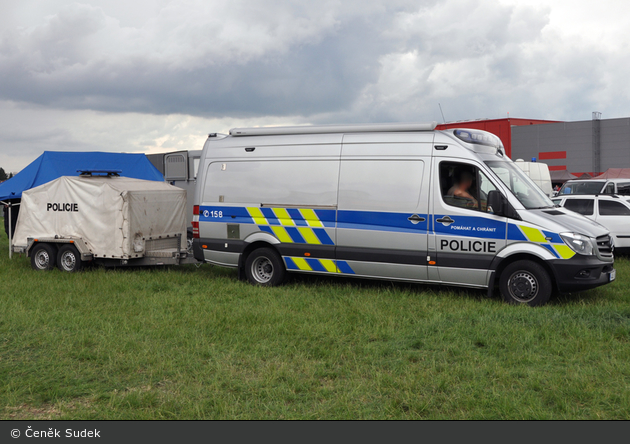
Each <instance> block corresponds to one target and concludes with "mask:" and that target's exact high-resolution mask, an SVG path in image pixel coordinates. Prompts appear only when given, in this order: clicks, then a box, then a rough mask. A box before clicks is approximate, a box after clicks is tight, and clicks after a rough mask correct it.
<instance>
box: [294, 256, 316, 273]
mask: <svg viewBox="0 0 630 444" xmlns="http://www.w3.org/2000/svg"><path fill="white" fill-rule="evenodd" d="M291 259H293V262H295V265H297V267H298V268H299V269H300V270H302V271H313V269H312V268H311V266H310V265H309V264H308V262H306V260H305V259H304V258H303V257H292V258H291Z"/></svg>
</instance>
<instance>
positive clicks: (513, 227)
mask: <svg viewBox="0 0 630 444" xmlns="http://www.w3.org/2000/svg"><path fill="white" fill-rule="evenodd" d="M435 126H436V124H435V122H434V123H431V124H391V125H350V126H306V127H284V128H279V127H276V128H272V127H269V128H247V129H233V130H231V131H230V134H229V135H219V134H210V136H209V137H208V139H207V141H206V143H205V146H204V149H203V153H202V156H201V161H200V167H199V174H198V177H197V179H198V180H197V188H196V191H195V206H194V214H195V216H194V218H195V219H194V221H193V230H194V237H195V239H194V241H193V251H194V254H195V257H196V258H197V259H198V260H203V261H206V262H209V263H212V264H215V265H221V266H226V267H237V268H238V269H239V271H240V274H241V275H243V274H244V276H246V277H247V279H248V280H249V281H250V282H251V283H253V284H258V285H269V286H271V285H278V284H280V283H282V282H283V280H284V278H285V276H286V274H287V272H291V273H320V274H332V275H345V276H353V277H363V278H377V279H388V280H397V281H416V282H424V283H435V284H448V285H461V286H466V287H476V288H487V289H488V293H489V294H490V295H491V294H492V292H493V290H494V289H495V286H498V287H499V289H500V292H501V294H502V295H503V297H504V299H505V300H506V301H508V302H514V303H526V304H529V305H532V306H533V305H541V304H544V303H545V302H547V301H548V299H549V297H550V295H551V294H552V292H553V291H554V290H556V291H559V292H570V291H577V290H584V289H588V288H594V287H597V286H599V285H603V284H606V283H608V282H611V281H612V280H614V279H615V270H614V268H613V262H614V260H613V253H612V245H611V242H610V236H609V233H608V231H607V230H606V229H605V228H604V227H602V226H601V225H598V224H596V223H594V222H592V221H590V220H588V219H586V218H584V217H582V216H577V215H576V214H575V213H573V212H570V211H568V210H564V209H562V208H554V206H553V203H552V202H551V201H550V200H549V198H548V197H547V196H546V195H545V194H544V193H543V192H542V191H541V190H540V188H538V187H537V186H536V185H534V183H533V182H532V181H531V180H530V179H529V178H528V177H527V176H526V175H525V174H524V173H523V172H522V171H521V170H520V169H519V168H518V167H516V166H515V165H514V163H513V162H512V161H511V160H510V159H509V158H507V157H506V156H505V154H504V150H503V147H502V144H501V141H500V139H499V138H497V137H496V136H494V135H493V134H490V133H487V132H484V131H476V130H468V129H455V130H453V129H451V130H445V131H436V130H435Z"/></svg>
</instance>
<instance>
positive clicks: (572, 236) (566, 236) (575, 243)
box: [560, 233, 593, 256]
mask: <svg viewBox="0 0 630 444" xmlns="http://www.w3.org/2000/svg"><path fill="white" fill-rule="evenodd" d="M560 237H561V238H562V240H563V241H564V243H566V244H567V245H568V246H569V248H571V249H572V250H573V251H575V252H576V253H577V254H583V255H585V256H590V255H591V254H593V243H592V242H591V238H590V237H588V236H584V235H583V234H577V233H560Z"/></svg>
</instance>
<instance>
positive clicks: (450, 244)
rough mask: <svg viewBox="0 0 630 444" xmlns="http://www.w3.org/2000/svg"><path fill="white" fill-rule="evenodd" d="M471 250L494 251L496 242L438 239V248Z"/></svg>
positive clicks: (476, 251) (477, 251)
mask: <svg viewBox="0 0 630 444" xmlns="http://www.w3.org/2000/svg"><path fill="white" fill-rule="evenodd" d="M446 249H448V250H451V251H473V252H475V253H496V252H497V243H496V242H486V241H473V240H469V241H465V240H451V241H449V240H447V239H442V240H440V250H446Z"/></svg>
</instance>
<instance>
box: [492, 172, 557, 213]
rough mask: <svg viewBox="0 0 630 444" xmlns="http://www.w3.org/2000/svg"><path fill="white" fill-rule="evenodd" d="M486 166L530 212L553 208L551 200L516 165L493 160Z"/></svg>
mask: <svg viewBox="0 0 630 444" xmlns="http://www.w3.org/2000/svg"><path fill="white" fill-rule="evenodd" d="M486 165H488V166H489V167H490V169H491V170H492V171H493V172H494V174H496V175H497V177H498V178H499V179H500V180H501V182H503V183H504V184H505V185H506V186H507V187H508V188H509V189H510V191H512V193H513V194H514V196H516V198H517V199H518V200H519V202H520V203H522V204H523V206H524V207H525V208H527V209H528V210H533V209H537V208H549V207H553V202H552V201H551V199H549V197H548V196H547V195H546V194H545V193H544V192H543V190H541V189H540V188H539V187H538V185H536V184H535V183H534V182H533V181H532V180H531V179H530V178H529V177H528V176H527V175H526V174H525V173H524V172H523V171H522V170H521V169H520V168H519V167H517V166H516V165H514V163H512V162H507V161H499V160H492V161H488V162H486Z"/></svg>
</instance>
